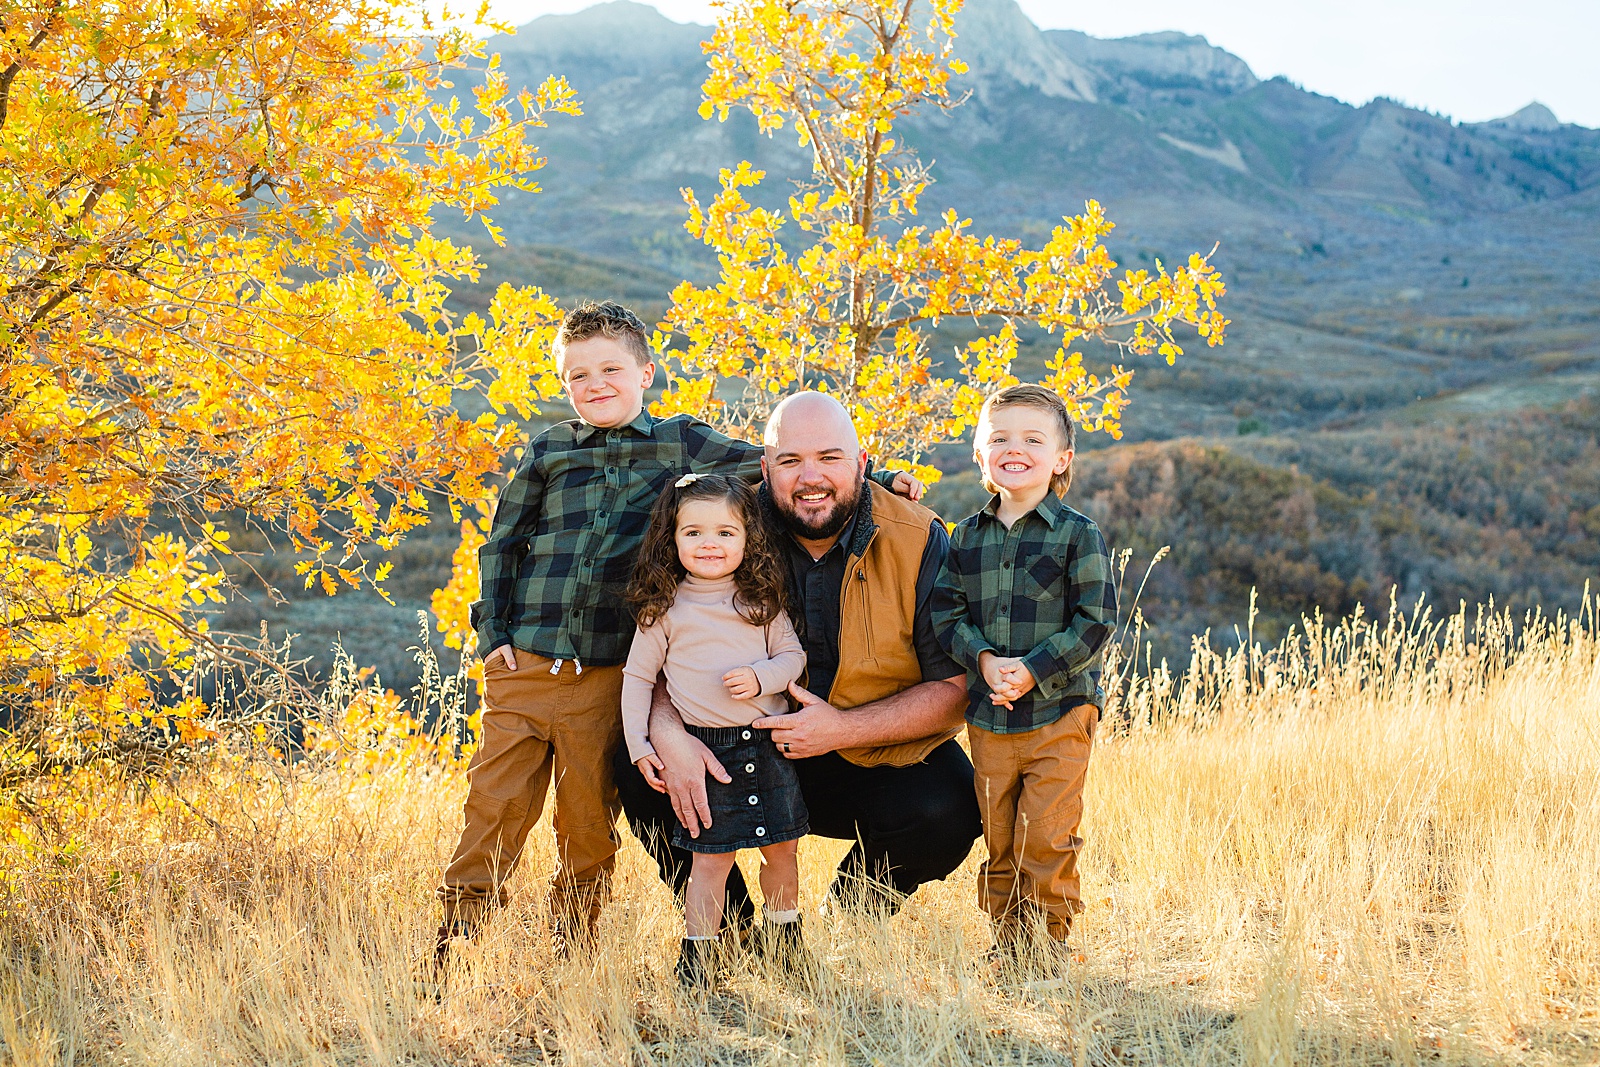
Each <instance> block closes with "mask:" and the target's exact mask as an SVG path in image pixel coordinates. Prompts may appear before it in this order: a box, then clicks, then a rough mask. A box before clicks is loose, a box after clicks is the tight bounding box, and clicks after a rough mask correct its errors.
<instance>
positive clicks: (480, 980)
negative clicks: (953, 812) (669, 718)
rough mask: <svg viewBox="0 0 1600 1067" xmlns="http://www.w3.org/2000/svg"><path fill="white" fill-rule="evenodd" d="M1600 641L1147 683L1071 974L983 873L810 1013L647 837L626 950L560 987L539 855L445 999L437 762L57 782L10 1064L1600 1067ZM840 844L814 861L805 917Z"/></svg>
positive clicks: (460, 960)
mask: <svg viewBox="0 0 1600 1067" xmlns="http://www.w3.org/2000/svg"><path fill="white" fill-rule="evenodd" d="M1597 607H1600V604H1597V603H1595V602H1588V603H1586V608H1585V612H1586V614H1585V617H1584V618H1583V619H1581V620H1576V621H1574V620H1562V621H1557V622H1550V621H1545V622H1535V623H1533V624H1532V625H1524V624H1523V622H1522V620H1518V623H1517V625H1516V626H1513V625H1512V624H1511V622H1510V620H1507V619H1506V618H1504V617H1496V616H1492V615H1462V616H1458V617H1457V618H1455V619H1450V620H1444V621H1442V622H1440V623H1437V624H1429V623H1427V622H1426V621H1425V620H1413V621H1412V622H1410V623H1401V622H1396V623H1394V624H1392V625H1376V624H1372V623H1370V622H1369V621H1367V620H1363V619H1359V618H1358V619H1353V620H1345V621H1344V622H1343V623H1341V624H1339V625H1338V626H1332V627H1323V626H1319V625H1315V624H1313V625H1312V626H1311V627H1310V632H1309V634H1307V633H1305V632H1304V631H1302V632H1301V633H1300V634H1298V635H1296V636H1292V637H1291V638H1290V639H1289V640H1287V641H1286V642H1285V643H1284V644H1283V645H1280V646H1279V647H1278V648H1276V649H1271V650H1262V649H1260V648H1251V647H1247V648H1246V649H1245V651H1243V652H1236V653H1229V654H1213V653H1211V652H1209V651H1204V650H1201V651H1199V652H1197V653H1196V655H1195V657H1194V659H1193V661H1192V662H1191V664H1190V666H1189V667H1188V668H1187V670H1186V671H1185V672H1184V673H1183V674H1182V675H1180V676H1169V675H1166V674H1164V673H1162V672H1160V671H1159V670H1158V671H1157V672H1154V673H1151V672H1148V671H1145V670H1143V669H1142V667H1139V668H1137V669H1133V668H1132V667H1131V666H1130V665H1126V664H1125V665H1124V667H1125V668H1127V669H1124V671H1123V677H1124V678H1128V679H1135V680H1133V681H1129V682H1127V683H1125V684H1124V685H1123V686H1122V689H1121V691H1120V693H1119V695H1118V702H1119V706H1120V709H1121V710H1120V720H1119V725H1118V726H1117V728H1115V729H1114V730H1109V731H1107V733H1106V734H1105V736H1104V737H1103V740H1102V742H1101V744H1100V746H1099V748H1098V750H1097V752H1096V754H1095V757H1094V764H1093V767H1092V770H1091V778H1090V786H1089V797H1088V816H1087V820H1086V831H1085V833H1086V836H1087V838H1088V849H1087V852H1086V855H1085V888H1086V894H1085V896H1086V899H1087V901H1088V904H1089V910H1088V912H1087V914H1086V915H1085V916H1084V918H1083V921H1082V922H1081V925H1080V929H1079V931H1077V932H1076V933H1075V935H1074V939H1075V941H1076V953H1075V954H1074V955H1073V957H1072V958H1071V960H1070V961H1069V963H1068V964H1067V966H1066V968H1065V969H1064V970H1056V969H1052V968H1049V967H1043V966H1041V967H1037V968H1032V969H1028V970H1025V971H1024V972H1022V973H1020V974H1002V975H995V974H992V973H990V972H989V971H988V970H987V969H986V968H985V967H984V965H983V964H982V963H981V962H980V960H979V957H980V955H981V953H982V952H983V950H984V949H985V948H986V947H987V943H988V942H987V931H986V928H985V923H984V921H983V919H982V917H981V916H980V914H979V913H978V911H977V909H976V908H975V906H974V902H973V878H974V873H975V867H976V856H974V857H972V858H971V859H969V861H968V863H967V865H966V866H965V867H964V868H963V869H962V870H961V871H959V872H957V874H956V875H955V876H953V877H952V878H951V879H949V880H948V881H947V882H945V883H943V884H938V885H931V886H927V887H925V888H924V889H923V890H921V891H920V892H919V893H918V894H917V895H916V896H915V897H913V898H912V899H911V901H910V902H909V903H908V905H907V906H906V907H905V909H904V910H903V912H902V913H901V914H900V915H899V916H898V917H896V918H894V919H892V920H890V921H887V922H882V923H879V922H874V921H871V920H868V919H866V918H862V917H854V916H829V917H826V918H823V917H819V916H817V915H816V914H815V913H814V911H812V912H810V913H809V914H808V917H807V924H808V925H807V933H808V936H809V937H810V940H811V944H812V946H813V948H814V949H815V951H816V952H817V954H818V955H819V956H820V957H821V958H822V959H823V961H824V964H825V967H824V973H823V976H822V977H821V978H820V979H819V980H818V981H817V982H816V983H815V984H811V985H805V986H799V985H794V984H786V983H785V982H784V981H783V980H781V979H779V978H777V977H775V976H772V975H769V974H765V973H763V972H761V971H759V970H754V969H751V968H749V967H748V966H744V967H738V968H736V969H735V970H734V972H733V974H732V976H731V978H730V980H729V982H728V983H727V985H726V987H725V989H723V990H722V991H721V992H719V993H717V994H715V995H712V996H710V997H708V998H704V999H695V998H692V997H688V996H685V995H683V994H681V993H680V992H679V991H678V990H677V988H676V986H675V984H674V982H673V980H672V978H671V964H672V961H673V955H674V952H675V950H676V944H677V940H676V939H677V937H678V936H679V920H678V918H677V915H676V912H675V909H674V907H673V903H672V901H671V899H670V898H669V896H668V895H667V893H666V892H665V891H664V890H663V889H662V887H661V885H660V884H659V883H658V882H657V881H656V879H655V878H654V876H653V873H652V869H651V868H650V867H649V866H648V864H647V861H646V860H645V857H644V855H643V853H642V852H641V850H640V849H639V847H638V846H637V844H635V843H634V842H633V841H632V840H631V838H630V839H628V843H627V847H626V848H625V851H624V853H623V856H622V862H621V870H620V878H619V881H618V885H617V896H616V900H615V901H614V903H613V905H612V906H611V907H610V909H609V910H608V911H607V913H606V915H605V919H604V922H603V929H602V942H601V945H600V948H599V951H598V953H597V954H596V955H595V956H594V957H593V958H592V959H586V960H582V961H576V962H562V961H559V960H557V959H555V958H554V957H553V955H552V952H551V949H550V947H549V944H548V940H547V937H546V934H545V920H546V916H545V914H544V912H543V905H542V902H541V897H542V893H540V892H539V891H538V888H537V886H538V883H539V882H541V881H542V879H543V877H544V876H545V875H546V873H547V872H548V871H549V869H550V866H551V852H552V846H551V842H550V839H549V836H548V833H547V831H546V830H545V829H544V828H541V831H540V832H539V833H538V834H537V835H536V838H535V843H534V847H533V854H532V856H531V859H530V862H529V863H528V864H527V866H526V867H525V869H524V871H523V873H522V874H521V875H519V876H518V879H517V884H516V885H515V887H514V888H515V890H516V893H515V898H514V903H513V905H512V906H511V907H510V908H509V909H508V910H507V911H506V912H505V913H503V914H502V915H501V916H500V917H499V919H498V921H497V923H496V924H495V925H494V926H493V927H492V929H491V930H490V932H489V933H488V934H487V935H486V936H485V937H484V938H483V939H482V940H481V941H480V942H479V943H478V944H476V945H474V946H471V947H470V948H469V949H467V950H463V951H462V952H460V953H458V955H457V958H456V964H455V966H454V968H453V970H452V973H451V974H450V976H449V982H448V986H447V989H446V990H445V991H444V993H443V994H442V995H441V996H439V997H437V998H436V997H434V996H431V995H429V989H428V987H427V986H426V985H425V984H424V983H423V982H422V981H421V980H420V979H421V978H422V977H423V976H424V974H425V971H424V970H423V969H421V968H420V967H419V962H420V961H421V960H422V958H423V957H424V956H425V955H426V953H427V950H428V948H429V945H430V940H431V935H432V932H433V929H434V926H435V924H436V922H437V916H436V914H435V906H434V903H433V899H432V887H433V885H434V884H435V883H436V882H437V880H438V877H439V872H440V867H441V864H442V861H443V859H444V857H445V855H446V853H447V852H448V850H449V848H450V847H451V845H452V844H453V840H454V835H455V833H456V830H457V828H458V826H459V818H460V803H461V799H462V796H463V792H464V780H463V775H462V773H461V771H460V768H459V766H458V765H456V764H454V763H452V762H451V761H449V760H443V761H441V760H438V759H436V758H434V757H432V756H430V755H429V748H428V746H426V745H425V744H407V743H405V742H404V741H403V740H399V739H395V738H390V739H389V740H385V739H383V738H382V737H377V736H375V735H374V734H373V733H372V732H371V731H363V732H351V733H350V734H348V735H341V734H340V732H339V728H338V727H337V724H334V725H330V726H329V727H328V730H327V732H326V733H325V734H324V737H325V740H326V743H325V745H324V747H323V749H322V751H321V752H320V753H315V754H313V755H312V756H310V757H308V758H307V759H305V760H304V761H302V762H301V763H300V764H298V765H297V766H296V767H295V768H294V769H292V770H290V769H287V768H285V767H283V766H282V765H277V764H274V763H273V762H272V761H271V760H260V759H257V760H239V761H226V762H224V761H219V762H218V763H217V764H216V765H215V766H212V767H208V768H204V769H202V770H198V771H191V772H186V773H185V774H183V775H179V776H175V777H174V778H172V779H171V780H169V781H164V782H160V783H156V784H151V783H146V784H145V785H143V786H138V785H135V784H133V783H130V782H127V781H125V780H120V779H117V778H115V777H113V776H111V775H109V774H106V773H103V772H94V771H85V772H83V773H82V774H81V775H80V776H79V777H78V778H76V779H68V780H60V779H58V780H52V781H47V782H40V783H36V784H35V785H33V786H30V787H27V788H25V789H23V790H21V791H20V792H17V793H15V794H13V795H12V796H10V797H9V798H8V799H7V808H6V811H5V812H4V819H5V822H4V823H3V824H0V826H3V829H4V831H5V833H4V837H3V840H0V872H3V874H0V877H3V895H0V1063H6V1064H16V1065H17V1067H24V1065H26V1067H34V1065H45V1064H50V1065H56V1064H96V1065H98V1064H164V1065H165V1064H171V1065H187V1064H193V1065H208V1067H209V1065H218V1064H222V1065H253V1064H319V1065H320V1064H327V1065H334V1064H340V1065H345V1064H397V1063H404V1064H497V1063H543V1062H559V1063H618V1064H621V1063H629V1064H632V1063H662V1064H688V1063H703V1062H716V1063H728V1064H762V1063H788V1062H806V1063H811V1062H818V1063H849V1064H879V1063H881V1064H902V1063H915V1064H919V1065H920V1064H942V1063H959V1064H968V1063H982V1064H987V1063H1013V1064H1024V1063H1029V1064H1035V1063H1070V1064H1074V1065H1083V1064H1094V1065H1100V1067H1114V1065H1135V1064H1202V1063H1228V1064H1233V1063H1250V1064H1290V1063H1316V1064H1342V1063H1402V1064H1420V1063H1441V1064H1445V1063H1448V1064H1457V1063H1459V1064H1476V1063H1485V1062H1516V1063H1530V1064H1544V1063H1574V1064H1577V1063H1595V1062H1600V790H1597V788H1596V782H1597V781H1600V641H1597V631H1596V624H1595V614H1594V613H1595V610H1596V608H1597ZM1130 647H1131V643H1130ZM347 725H348V724H347ZM341 737H342V738H343V740H344V741H346V742H348V744H347V745H346V746H344V747H341V745H340V744H338V743H337V742H339V741H340V739H341ZM327 739H331V740H327ZM842 849H843V844H842V843H840V842H832V841H825V840H818V839H811V840H808V841H806V842H805V843H804V844H803V846H802V850H801V857H802V863H803V868H804V882H803V887H802V895H803V902H804V904H805V906H806V907H807V908H808V909H814V908H815V906H816V905H817V903H818V902H819V901H820V900H821V895H822V893H823V890H824V887H825V885H826V882H827V878H828V875H829V866H830V865H831V863H832V862H833V861H834V860H835V859H836V858H837V857H838V855H839V854H840V853H841V851H842Z"/></svg>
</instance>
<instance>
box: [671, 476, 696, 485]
mask: <svg viewBox="0 0 1600 1067" xmlns="http://www.w3.org/2000/svg"><path fill="white" fill-rule="evenodd" d="M699 480H700V476H699V475H698V474H685V475H684V476H683V477H682V478H679V479H678V480H677V481H675V482H673V483H672V488H674V489H682V488H683V487H684V486H686V485H693V484H694V483H695V482H698V481H699Z"/></svg>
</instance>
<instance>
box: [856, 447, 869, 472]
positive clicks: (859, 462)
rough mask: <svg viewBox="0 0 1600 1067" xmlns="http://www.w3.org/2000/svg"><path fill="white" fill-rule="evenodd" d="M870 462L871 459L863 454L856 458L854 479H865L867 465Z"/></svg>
mask: <svg viewBox="0 0 1600 1067" xmlns="http://www.w3.org/2000/svg"><path fill="white" fill-rule="evenodd" d="M871 462H872V460H871V458H870V457H869V456H868V455H867V454H866V453H865V452H862V453H861V454H860V455H858V456H856V477H858V478H865V477H866V476H867V464H868V463H871Z"/></svg>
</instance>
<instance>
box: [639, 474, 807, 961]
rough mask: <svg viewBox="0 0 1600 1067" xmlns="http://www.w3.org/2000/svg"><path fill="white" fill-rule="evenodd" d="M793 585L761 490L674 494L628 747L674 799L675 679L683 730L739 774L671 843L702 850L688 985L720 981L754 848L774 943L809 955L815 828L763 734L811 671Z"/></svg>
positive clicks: (690, 901) (689, 911)
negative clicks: (668, 743) (734, 899)
mask: <svg viewBox="0 0 1600 1067" xmlns="http://www.w3.org/2000/svg"><path fill="white" fill-rule="evenodd" d="M784 589H785V575H784V569H783V563H782V561H781V560H780V559H779V557H778V554H777V553H776V552H775V551H774V550H773V548H772V546H771V545H770V544H769V543H768V541H767V536H766V531H765V529H764V527H763V526H762V523H761V516H760V510H759V507H758V504H757V498H756V493H755V490H754V489H752V488H751V487H750V486H748V485H746V484H745V483H744V482H742V481H739V480H738V479H735V478H727V477H724V476H722V475H706V476H700V475H694V474H687V475H684V476H683V477H682V478H679V479H678V481H677V482H676V483H675V484H674V485H673V486H672V487H671V488H670V489H668V490H666V492H664V493H662V494H661V497H660V499H659V500H658V501H657V502H656V506H655V510H654V512H652V514H651V516H650V528H649V530H648V531H647V532H646V533H645V537H644V547H643V549H642V550H641V552H640V556H639V560H638V563H637V564H636V565H635V567H634V576H633V585H632V587H631V588H630V589H629V600H630V601H631V602H632V603H633V606H634V610H635V613H636V615H637V618H638V622H639V630H638V633H637V634H636V635H635V636H634V639H633V649H632V651H631V652H630V653H629V655H628V664H627V666H626V667H625V668H623V681H622V733H623V738H624V740H625V742H626V743H627V746H628V757H629V758H630V759H631V760H633V763H634V766H636V767H638V768H639V773H640V774H642V775H644V777H645V779H646V780H647V781H648V782H649V783H650V785H651V786H652V787H653V788H655V789H657V790H659V791H661V792H665V791H666V784H665V782H664V781H663V780H662V778H661V774H660V772H661V770H662V763H661V760H660V759H659V758H658V757H657V756H656V754H655V749H654V748H652V747H651V745H650V740H649V736H648V733H649V720H650V701H651V696H652V693H653V691H654V689H655V684H656V677H657V675H658V674H660V673H662V672H663V671H664V672H665V674H666V679H667V692H668V693H669V694H670V695H671V697H672V703H673V706H674V707H676V708H677V709H678V712H679V714H680V715H682V717H683V724H684V727H685V728H686V729H687V730H688V731H689V733H690V734H692V735H693V736H695V737H697V738H699V739H700V740H701V741H702V742H704V743H705V744H706V746H707V747H708V748H710V749H711V751H712V752H713V753H714V754H715V755H716V757H717V759H719V760H721V761H722V765H723V766H724V767H726V768H727V769H728V773H729V774H731V775H732V776H733V781H732V782H731V783H730V784H728V785H723V784H722V783H721V782H718V781H716V780H715V779H708V780H707V782H706V790H707V794H708V800H709V802H710V805H711V825H709V826H708V827H706V828H705V829H704V830H702V831H701V832H700V835H699V836H698V837H691V836H690V835H689V832H688V831H687V830H685V829H684V828H683V827H681V826H679V827H676V828H674V830H673V836H672V843H673V844H674V845H676V846H678V847H679V848H684V849H687V850H689V851H690V852H693V853H694V864H693V867H692V868H691V870H690V874H689V886H688V889H687V890H686V891H685V893H684V901H683V913H684V922H685V925H686V926H687V936H686V937H685V938H684V941H683V950H682V952H681V953H680V955H679V956H678V978H679V980H680V981H681V982H683V983H684V984H685V985H691V986H707V985H709V984H711V982H712V980H713V977H714V972H715V965H714V957H715V950H716V945H717V936H718V933H719V931H720V928H721V925H722V907H723V897H724V895H725V893H726V886H727V880H728V873H729V871H730V870H731V869H732V867H733V863H734V859H735V856H736V854H737V852H738V850H739V849H741V848H759V849H760V850H761V860H762V867H761V892H762V894H763V895H764V897H765V899H766V906H765V918H766V926H765V937H764V938H763V940H764V943H765V945H766V946H767V947H768V948H769V949H770V950H771V951H772V952H773V954H774V955H775V956H776V958H777V959H779V960H780V961H781V962H784V963H787V964H789V965H791V966H793V965H796V964H798V962H799V960H800V958H801V953H802V947H801V943H800V925H799V921H800V911H799V895H800V874H799V869H798V866H797V864H796V853H797V846H798V844H799V839H800V838H801V837H803V836H805V834H806V833H807V832H808V831H809V826H808V825H807V821H806V809H805V802H804V801H803V800H802V799H801V796H800V783H799V780H798V779H797V777H796V776H795V771H794V765H793V764H791V763H790V762H789V761H788V760H786V759H784V758H783V756H782V755H780V754H779V752H778V750H777V747H776V746H775V745H774V744H773V743H772V739H771V734H770V731H767V730H757V729H756V728H755V727H753V726H751V725H750V724H751V723H752V722H754V721H755V720H756V719H759V718H762V717H764V716H768V715H782V714H784V713H785V712H787V711H788V710H789V706H788V702H787V698H786V696H785V692H786V690H787V689H788V686H789V683H790V682H793V681H795V680H797V679H798V678H799V677H800V672H801V671H802V670H803V669H804V668H805V663H806V656H805V652H803V651H802V650H801V648H800V639H799V638H798V637H796V636H795V631H794V627H793V626H792V625H791V624H790V622H789V617H788V616H787V615H785V614H784V611H783V599H784Z"/></svg>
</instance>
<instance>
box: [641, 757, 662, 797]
mask: <svg viewBox="0 0 1600 1067" xmlns="http://www.w3.org/2000/svg"><path fill="white" fill-rule="evenodd" d="M633 765H634V766H635V767H637V768H639V773H640V774H642V775H644V780H645V781H647V782H649V783H650V788H651V789H654V790H655V791H656V792H657V793H665V792H666V791H667V780H666V779H665V778H663V777H661V772H662V771H663V770H665V769H666V764H664V763H662V762H661V757H659V756H657V755H656V754H655V753H654V752H652V753H650V755H648V756H640V757H639V758H638V759H637V760H635V761H634V764H633Z"/></svg>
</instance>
